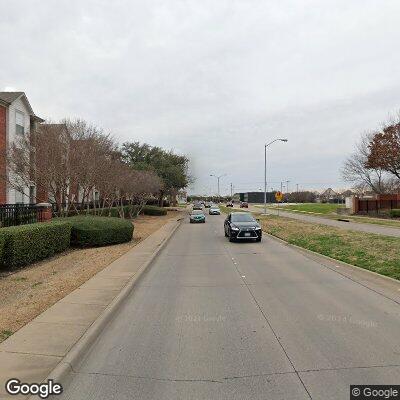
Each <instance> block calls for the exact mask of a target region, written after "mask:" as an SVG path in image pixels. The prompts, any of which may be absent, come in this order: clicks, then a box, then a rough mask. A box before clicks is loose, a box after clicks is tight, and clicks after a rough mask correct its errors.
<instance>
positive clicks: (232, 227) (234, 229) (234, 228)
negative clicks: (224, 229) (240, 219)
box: [231, 226, 239, 231]
mask: <svg viewBox="0 0 400 400" xmlns="http://www.w3.org/2000/svg"><path fill="white" fill-rule="evenodd" d="M231 229H232V230H233V231H238V230H239V228H238V227H237V226H231Z"/></svg>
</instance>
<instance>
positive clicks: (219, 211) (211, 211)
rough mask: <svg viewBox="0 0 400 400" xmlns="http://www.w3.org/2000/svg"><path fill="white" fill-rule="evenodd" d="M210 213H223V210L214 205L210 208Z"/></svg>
mask: <svg viewBox="0 0 400 400" xmlns="http://www.w3.org/2000/svg"><path fill="white" fill-rule="evenodd" d="M208 213H209V214H210V215H221V210H220V209H219V207H217V206H214V205H212V206H211V207H210V209H209V210H208Z"/></svg>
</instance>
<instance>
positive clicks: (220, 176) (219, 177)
mask: <svg viewBox="0 0 400 400" xmlns="http://www.w3.org/2000/svg"><path fill="white" fill-rule="evenodd" d="M210 176H213V177H214V178H217V181H218V202H219V201H220V196H219V180H220V179H221V178H222V177H223V176H226V174H223V175H219V176H218V175H214V174H210Z"/></svg>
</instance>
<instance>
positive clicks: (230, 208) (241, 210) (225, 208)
mask: <svg viewBox="0 0 400 400" xmlns="http://www.w3.org/2000/svg"><path fill="white" fill-rule="evenodd" d="M219 209H220V210H221V211H222V212H224V213H225V214H229V213H231V212H250V211H249V210H248V209H247V208H235V207H226V206H222V205H221V206H219Z"/></svg>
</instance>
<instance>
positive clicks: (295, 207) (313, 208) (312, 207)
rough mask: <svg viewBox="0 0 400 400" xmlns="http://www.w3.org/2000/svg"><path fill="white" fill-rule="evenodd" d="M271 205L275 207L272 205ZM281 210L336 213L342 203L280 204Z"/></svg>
mask: <svg viewBox="0 0 400 400" xmlns="http://www.w3.org/2000/svg"><path fill="white" fill-rule="evenodd" d="M272 207H274V208H275V207H277V206H276V205H273V206H272ZM279 207H280V208H281V209H282V210H288V211H297V212H306V213H309V212H311V213H318V214H336V210H337V209H338V208H339V207H341V208H343V207H344V205H343V204H329V203H301V204H281V205H280V206H279Z"/></svg>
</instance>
